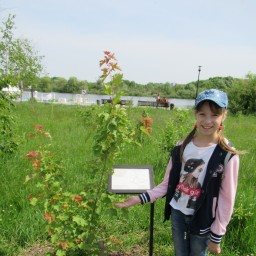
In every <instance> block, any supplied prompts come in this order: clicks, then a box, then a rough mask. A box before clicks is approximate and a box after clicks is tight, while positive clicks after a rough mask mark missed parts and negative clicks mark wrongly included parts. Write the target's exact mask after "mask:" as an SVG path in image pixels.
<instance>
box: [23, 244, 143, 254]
mask: <svg viewBox="0 0 256 256" xmlns="http://www.w3.org/2000/svg"><path fill="white" fill-rule="evenodd" d="M49 252H51V253H53V249H52V247H51V246H50V245H49V244H35V245H33V246H31V247H29V248H27V249H26V250H25V251H24V252H22V253H21V254H19V256H45V255H46V253H49ZM147 254H148V251H146V250H145V249H144V248H141V247H139V246H134V247H133V248H131V249H130V250H129V251H126V252H125V251H118V252H111V253H108V254H104V255H105V256H145V255H147Z"/></svg>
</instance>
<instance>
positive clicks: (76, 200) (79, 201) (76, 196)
mask: <svg viewBox="0 0 256 256" xmlns="http://www.w3.org/2000/svg"><path fill="white" fill-rule="evenodd" d="M71 198H73V199H74V201H75V202H76V203H78V204H79V205H81V200H82V199H83V197H82V196H80V195H75V196H71Z"/></svg>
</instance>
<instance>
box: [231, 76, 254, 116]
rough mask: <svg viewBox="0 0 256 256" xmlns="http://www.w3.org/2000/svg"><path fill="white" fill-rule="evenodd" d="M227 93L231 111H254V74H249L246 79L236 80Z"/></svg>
mask: <svg viewBox="0 0 256 256" xmlns="http://www.w3.org/2000/svg"><path fill="white" fill-rule="evenodd" d="M228 94H229V95H228V96H229V109H230V111H231V112H232V113H234V114H237V113H239V112H241V113H243V114H246V115H248V114H251V113H256V75H253V74H249V75H247V79H245V80H238V81H236V83H235V84H234V86H233V87H232V88H231V89H230V90H229V93H228Z"/></svg>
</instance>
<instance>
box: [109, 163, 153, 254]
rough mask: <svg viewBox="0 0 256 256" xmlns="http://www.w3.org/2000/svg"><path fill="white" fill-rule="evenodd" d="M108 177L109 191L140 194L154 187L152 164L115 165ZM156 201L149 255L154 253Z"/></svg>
mask: <svg viewBox="0 0 256 256" xmlns="http://www.w3.org/2000/svg"><path fill="white" fill-rule="evenodd" d="M113 169H114V170H113V173H112V175H109V177H108V191H109V192H112V193H116V194H140V193H144V192H146V191H147V190H149V189H152V188H153V187H154V179H153V167H152V166H150V165H143V166H142V165H139V166H137V165H136V166H131V165H114V166H113ZM153 243H154V203H151V204H150V236H149V256H152V255H153Z"/></svg>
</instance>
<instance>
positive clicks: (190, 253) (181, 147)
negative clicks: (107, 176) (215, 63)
mask: <svg viewBox="0 0 256 256" xmlns="http://www.w3.org/2000/svg"><path fill="white" fill-rule="evenodd" d="M227 106H228V98H227V95H226V93H224V92H222V91H219V90H215V89H210V90H206V91H203V92H201V93H200V94H199V95H198V97H197V98H196V100H195V118H196V124H195V127H194V129H193V130H192V131H191V133H190V134H188V136H187V137H186V138H185V139H184V140H183V141H182V142H180V143H178V144H177V146H176V147H174V149H173V150H172V152H171V158H170V161H169V163H168V166H167V168H166V174H165V177H164V179H163V181H162V183H160V184H159V185H158V186H156V187H155V188H153V189H151V190H148V191H147V192H146V193H143V194H141V195H139V196H131V197H129V198H128V199H127V200H126V201H125V202H123V203H115V205H116V206H117V207H120V208H123V207H130V206H132V205H135V204H139V203H141V204H145V203H147V202H154V201H155V200H156V199H158V198H162V197H163V196H166V204H165V220H168V219H170V216H171V223H172V238H173V240H174V248H175V255H176V256H205V255H207V251H209V252H212V253H217V254H219V253H221V248H220V243H221V238H222V236H223V235H224V234H225V232H226V227H227V225H228V223H229V221H230V219H231V215H232V212H233V207H234V201H235V194H236V188H237V179H238V170H239V152H238V151H237V150H235V149H234V148H233V147H232V146H231V144H230V143H229V141H228V140H227V139H226V138H225V137H224V135H223V133H222V129H223V126H222V125H223V122H224V120H225V118H226V114H227Z"/></svg>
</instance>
